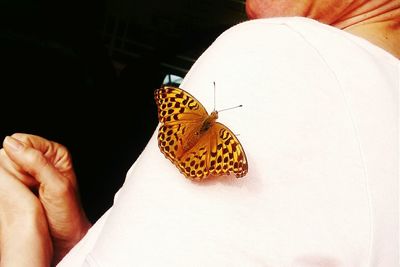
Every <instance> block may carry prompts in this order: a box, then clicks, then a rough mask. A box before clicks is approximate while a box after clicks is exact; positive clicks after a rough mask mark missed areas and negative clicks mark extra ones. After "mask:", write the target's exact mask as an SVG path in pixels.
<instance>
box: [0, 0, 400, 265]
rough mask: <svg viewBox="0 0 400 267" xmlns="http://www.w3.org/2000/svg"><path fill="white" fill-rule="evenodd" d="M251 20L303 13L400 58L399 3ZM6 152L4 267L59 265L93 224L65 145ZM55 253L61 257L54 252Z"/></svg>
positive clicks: (0, 233) (21, 140)
mask: <svg viewBox="0 0 400 267" xmlns="http://www.w3.org/2000/svg"><path fill="white" fill-rule="evenodd" d="M246 11H247V14H248V16H249V18H250V19H255V18H268V17H278V16H303V17H308V18H312V19H316V20H318V21H320V22H322V23H326V24H329V25H332V26H334V27H337V28H339V29H343V30H345V31H348V32H350V33H352V34H354V35H357V36H360V37H362V38H365V39H366V40H368V41H370V42H371V43H373V44H375V45H377V46H380V47H381V48H383V49H385V50H386V51H388V52H389V53H391V54H393V55H394V56H396V57H397V58H400V46H399V45H397V44H399V43H400V32H399V28H400V1H399V0H341V1H337V0H314V1H312V0H299V1H293V0H247V2H246ZM3 147H4V148H3V149H1V150H0V252H1V262H0V266H50V264H53V265H54V264H56V263H57V262H58V261H59V260H60V259H61V258H62V257H63V256H64V255H65V254H66V253H67V252H68V251H69V250H70V249H71V248H72V247H73V246H74V245H75V244H76V243H77V242H78V241H79V240H80V239H81V238H82V237H83V236H84V235H85V233H86V232H87V230H88V229H89V228H90V226H91V224H90V222H89V221H88V220H87V218H86V216H85V213H84V211H83V209H82V207H81V204H80V201H79V197H78V189H77V183H76V177H75V174H74V171H73V168H72V161H71V158H70V155H69V153H68V151H67V150H66V148H65V147H63V146H62V145H59V144H57V143H55V142H52V141H49V140H46V139H44V138H41V137H38V136H33V135H27V134H15V135H13V136H12V138H11V139H10V137H8V138H6V140H4V143H3ZM53 251H54V253H53Z"/></svg>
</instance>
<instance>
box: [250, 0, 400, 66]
mask: <svg viewBox="0 0 400 267" xmlns="http://www.w3.org/2000/svg"><path fill="white" fill-rule="evenodd" d="M246 12H247V15H248V17H249V18H251V19H256V18H270V17H279V16H303V17H308V18H311V19H315V20H318V21H320V22H322V23H326V24H329V25H332V26H334V27H337V28H339V29H342V30H345V31H347V32H349V33H352V34H354V35H357V36H359V37H362V38H364V39H366V40H368V41H370V42H371V43H373V44H375V45H377V46H379V47H381V48H383V49H384V50H386V51H388V52H389V53H391V54H393V55H394V56H395V57H397V58H400V46H399V45H398V44H399V43H400V1H398V0H341V1H337V0H314V1H312V0H299V1H292V0H247V1H246Z"/></svg>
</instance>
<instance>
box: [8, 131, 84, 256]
mask: <svg viewBox="0 0 400 267" xmlns="http://www.w3.org/2000/svg"><path fill="white" fill-rule="evenodd" d="M3 147H4V151H5V154H6V156H7V157H8V158H9V159H10V160H9V161H8V162H7V166H8V170H9V171H10V172H11V173H13V174H14V175H15V176H16V177H17V178H18V179H19V180H20V181H22V182H23V183H24V184H25V185H26V186H28V187H29V188H31V189H32V190H34V191H35V190H37V194H38V198H39V200H40V202H41V204H42V205H43V208H44V210H45V212H46V216H47V221H48V225H49V229H50V234H51V237H52V239H53V248H54V256H53V263H58V262H59V261H60V260H61V259H62V258H63V257H64V256H65V254H66V253H67V252H68V251H69V250H70V249H71V248H72V247H73V246H74V245H75V244H76V243H77V242H78V241H79V240H80V239H81V238H82V237H83V236H84V235H85V234H86V232H87V230H88V229H89V228H90V226H91V224H90V222H89V220H88V219H87V217H86V215H85V213H84V211H83V208H82V206H81V204H80V200H79V195H78V187H77V182H76V176H75V173H74V170H73V166H72V160H71V157H70V155H69V153H68V150H67V149H66V148H65V147H64V146H62V145H60V144H58V143H55V142H52V141H49V140H46V139H44V138H42V137H39V136H35V135H29V134H14V135H12V137H7V138H6V139H5V140H4V143H3ZM15 148H17V149H15Z"/></svg>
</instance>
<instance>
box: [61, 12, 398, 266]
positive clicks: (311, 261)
mask: <svg viewBox="0 0 400 267" xmlns="http://www.w3.org/2000/svg"><path fill="white" fill-rule="evenodd" d="M399 66H400V63H399V60H398V59H396V58H395V57H393V56H392V55H391V54H389V53H387V52H386V51H384V50H383V49H381V48H379V47H377V46H375V45H373V44H371V43H369V42H368V41H366V40H364V39H361V38H358V37H356V36H353V35H351V34H349V33H346V32H343V31H341V30H339V29H336V28H333V27H330V26H327V25H324V24H321V23H318V22H316V21H313V20H310V19H305V18H297V17H295V18H274V19H260V20H252V21H247V22H244V23H241V24H239V25H236V26H234V27H232V28H231V29H229V30H227V31H226V32H224V33H223V34H222V35H221V36H220V37H219V38H218V39H217V40H216V41H215V42H214V43H213V44H212V45H211V46H210V47H209V48H208V49H207V50H206V51H205V53H204V54H203V55H202V56H201V57H200V58H199V59H198V60H197V61H196V63H195V64H194V65H193V67H192V68H191V70H190V72H189V73H188V74H187V76H186V77H185V79H184V82H183V84H182V86H181V87H182V88H183V89H185V90H187V91H189V92H190V93H191V94H193V95H194V96H195V97H196V98H197V99H198V100H199V101H200V102H201V103H202V104H203V105H204V106H205V107H206V108H207V109H208V111H209V112H211V111H212V109H213V105H214V91H213V82H214V81H215V82H216V105H217V106H216V108H217V110H218V109H223V108H226V107H231V106H235V105H238V104H242V105H243V107H242V108H238V109H234V110H230V111H226V112H222V113H220V114H219V119H218V121H220V122H222V123H223V124H225V125H227V126H228V127H229V128H230V129H231V130H232V131H233V132H234V133H236V134H238V138H239V140H240V142H241V143H242V145H243V147H244V149H245V151H246V154H247V158H248V161H249V173H248V175H247V176H245V177H244V178H241V179H236V178H234V177H222V178H220V179H216V180H210V181H206V182H204V183H197V182H191V181H190V180H188V179H185V178H184V176H183V175H182V174H181V173H180V172H179V171H178V169H177V168H176V167H175V166H174V165H173V164H171V162H170V161H169V160H168V159H166V158H165V157H164V156H163V154H161V153H160V151H159V148H158V146H157V131H155V133H154V135H153V137H152V138H151V140H150V141H149V143H148V145H147V147H146V149H145V150H144V151H143V153H142V154H141V156H140V157H139V159H138V160H137V161H136V162H135V164H134V165H133V166H132V168H131V169H130V170H129V172H128V174H127V177H126V181H125V183H124V185H123V186H122V188H121V189H120V191H119V194H118V197H117V198H116V200H115V203H114V205H113V207H112V208H111V209H110V210H109V212H108V214H106V215H105V217H103V218H102V219H101V220H100V221H99V222H98V223H96V224H95V225H94V226H93V228H92V229H91V231H90V232H89V233H88V234H87V235H86V236H85V238H84V239H83V240H82V241H81V242H80V243H79V244H78V245H77V246H76V247H75V248H74V249H72V251H71V252H70V253H69V254H68V255H67V256H66V257H65V258H64V260H63V261H62V262H61V263H60V264H59V266H60V267H64V266H219V267H220V266H230V267H232V266H273V267H277V266H279V267H280V266H296V267H303V266H308V267H316V266H323V267H338V266H340V267H342V266H351V267H357V266H362V267H367V266H374V267H375V266H376V267H378V266H379V267H392V266H393V267H394V266H399V205H398V203H399V201H398V200H399V199H398V191H399V182H398V180H399V173H398V169H399V155H398V154H399V153H398V152H399V142H398V139H399V131H398V130H399V129H398V119H399V117H398V103H399V77H400V71H399V69H400V67H399ZM134 104H135V103H134V101H133V100H132V105H134ZM132 116H136V115H135V114H133V115H132Z"/></svg>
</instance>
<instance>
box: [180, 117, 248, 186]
mask: <svg viewBox="0 0 400 267" xmlns="http://www.w3.org/2000/svg"><path fill="white" fill-rule="evenodd" d="M176 165H177V167H178V168H179V169H180V170H181V172H183V173H184V174H185V176H186V177H189V178H191V179H195V180H201V179H204V178H207V177H209V176H220V175H229V174H231V173H233V174H235V176H236V177H238V178H239V177H243V176H245V175H246V174H247V171H248V163H247V158H246V154H245V152H244V150H243V147H242V145H241V144H240V142H239V140H238V139H237V138H236V136H235V135H234V134H233V133H232V132H231V131H230V130H229V129H228V128H227V127H226V126H225V125H223V124H221V123H218V122H216V123H215V124H214V125H212V126H211V128H210V129H209V130H208V132H207V133H206V134H204V135H203V136H202V137H201V138H200V139H199V141H198V142H197V144H196V145H195V146H194V147H193V148H192V149H190V150H189V151H187V152H186V153H185V154H184V155H183V157H182V158H181V160H180V161H179V162H178V163H177V164H176Z"/></svg>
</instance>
